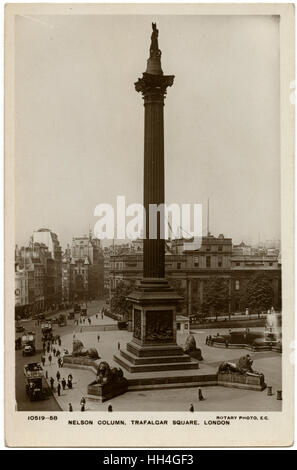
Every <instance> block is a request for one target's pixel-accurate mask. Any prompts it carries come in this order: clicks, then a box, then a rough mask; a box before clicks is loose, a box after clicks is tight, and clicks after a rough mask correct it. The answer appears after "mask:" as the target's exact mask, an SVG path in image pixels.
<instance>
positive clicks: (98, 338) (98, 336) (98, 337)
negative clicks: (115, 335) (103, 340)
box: [97, 335, 100, 343]
mask: <svg viewBox="0 0 297 470" xmlns="http://www.w3.org/2000/svg"><path fill="white" fill-rule="evenodd" d="M97 340H98V343H99V340H100V335H97Z"/></svg>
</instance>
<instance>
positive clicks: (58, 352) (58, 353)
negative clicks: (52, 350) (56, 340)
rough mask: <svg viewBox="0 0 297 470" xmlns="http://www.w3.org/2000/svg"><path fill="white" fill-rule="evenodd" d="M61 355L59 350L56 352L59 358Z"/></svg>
mask: <svg viewBox="0 0 297 470" xmlns="http://www.w3.org/2000/svg"><path fill="white" fill-rule="evenodd" d="M60 355H61V353H60V350H59V349H57V351H56V356H57V357H60Z"/></svg>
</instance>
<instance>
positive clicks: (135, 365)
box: [114, 278, 199, 372]
mask: <svg viewBox="0 0 297 470" xmlns="http://www.w3.org/2000/svg"><path fill="white" fill-rule="evenodd" d="M128 300H131V301H132V302H133V313H132V315H133V339H132V341H131V342H130V343H128V344H127V345H126V348H127V349H126V351H124V350H120V353H119V354H118V355H115V356H114V360H115V361H116V362H117V363H118V364H120V365H121V366H122V367H124V368H125V369H126V370H128V371H129V372H153V371H166V370H189V369H198V367H199V364H198V362H197V361H194V360H193V359H191V357H190V356H188V355H187V354H184V352H183V349H182V348H181V347H180V346H178V345H177V343H176V305H177V303H178V302H179V301H180V300H181V297H180V296H179V295H177V294H176V293H175V292H174V290H173V289H172V287H170V285H169V283H168V281H167V280H166V279H159V278H144V279H142V280H141V281H140V283H139V285H138V289H137V290H136V291H135V292H133V293H132V294H130V296H129V297H128Z"/></svg>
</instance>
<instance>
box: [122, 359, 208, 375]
mask: <svg viewBox="0 0 297 470" xmlns="http://www.w3.org/2000/svg"><path fill="white" fill-rule="evenodd" d="M113 359H114V361H115V362H117V363H118V364H120V365H121V366H122V367H124V369H126V370H128V371H129V372H132V373H137V372H156V371H166V370H189V369H198V368H199V364H198V362H197V361H195V360H191V361H190V362H178V363H164V364H155V363H154V364H141V365H135V364H132V363H131V362H130V361H128V360H127V359H125V358H124V357H123V356H113Z"/></svg>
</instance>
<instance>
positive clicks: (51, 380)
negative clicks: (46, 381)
mask: <svg viewBox="0 0 297 470" xmlns="http://www.w3.org/2000/svg"><path fill="white" fill-rule="evenodd" d="M54 383H55V380H54V379H53V377H51V378H50V384H51V390H52V391H53V390H54Z"/></svg>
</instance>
